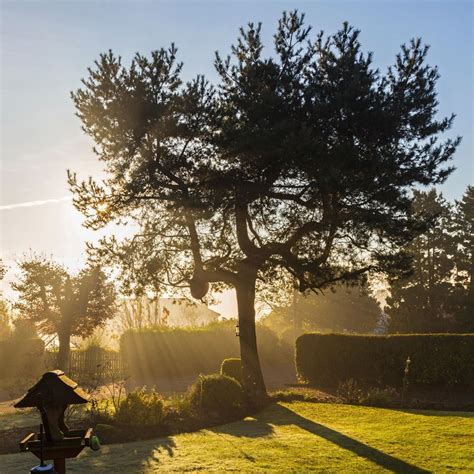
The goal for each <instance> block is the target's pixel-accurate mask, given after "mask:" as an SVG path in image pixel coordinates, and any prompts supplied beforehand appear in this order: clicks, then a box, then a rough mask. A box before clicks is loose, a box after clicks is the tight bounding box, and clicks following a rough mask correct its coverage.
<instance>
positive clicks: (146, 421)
mask: <svg viewBox="0 0 474 474" xmlns="http://www.w3.org/2000/svg"><path fill="white" fill-rule="evenodd" d="M163 417H164V402H163V398H162V397H161V395H160V394H159V393H157V392H156V391H155V390H151V391H147V390H145V389H144V388H141V389H138V390H135V391H133V392H130V393H129V394H128V395H127V396H126V397H125V398H124V399H123V400H122V401H121V402H120V405H119V407H118V410H117V413H116V415H115V421H117V422H118V423H120V424H128V425H142V426H143V425H147V426H155V425H160V424H161V423H162V422H163Z"/></svg>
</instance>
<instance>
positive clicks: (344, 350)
mask: <svg viewBox="0 0 474 474" xmlns="http://www.w3.org/2000/svg"><path fill="white" fill-rule="evenodd" d="M408 357H409V358H410V360H411V363H410V367H409V374H408V380H409V383H410V385H416V386H438V387H443V386H445V387H451V386H461V387H462V386H466V387H473V388H474V334H420V335H419V334H410V335H392V336H359V335H357V336H356V335H345V334H344V335H343V334H303V335H302V336H300V337H299V338H298V339H297V341H296V368H297V372H298V377H299V378H300V379H301V380H303V381H306V382H309V383H311V384H317V385H320V386H337V384H338V383H340V382H343V381H346V380H348V379H354V380H357V381H358V382H360V383H363V384H367V385H389V386H392V387H397V386H400V385H401V384H402V379H403V376H404V369H405V363H406V360H407V358H408Z"/></svg>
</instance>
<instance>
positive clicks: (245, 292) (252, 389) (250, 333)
mask: <svg viewBox="0 0 474 474" xmlns="http://www.w3.org/2000/svg"><path fill="white" fill-rule="evenodd" d="M255 284H256V280H255V279H250V280H249V279H246V278H242V280H241V281H240V282H239V283H238V284H237V286H236V293H237V307H238V312H239V333H240V358H241V360H242V369H243V376H242V385H243V389H244V391H245V394H246V396H247V398H248V401H249V402H250V403H251V404H253V405H257V406H258V405H260V404H262V403H264V402H265V400H266V399H267V390H266V388H265V382H264V380H263V374H262V368H261V367H260V359H259V357H258V350H257V336H256V331H255Z"/></svg>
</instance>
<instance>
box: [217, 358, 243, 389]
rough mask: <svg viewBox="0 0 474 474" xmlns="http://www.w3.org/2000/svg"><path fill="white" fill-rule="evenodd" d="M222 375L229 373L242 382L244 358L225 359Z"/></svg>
mask: <svg viewBox="0 0 474 474" xmlns="http://www.w3.org/2000/svg"><path fill="white" fill-rule="evenodd" d="M221 375H227V376H228V377H232V378H233V379H235V380H237V382H239V383H240V384H242V360H241V359H238V358H236V357H234V358H231V359H224V360H223V361H222V365H221Z"/></svg>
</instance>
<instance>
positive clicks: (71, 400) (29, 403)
mask: <svg viewBox="0 0 474 474" xmlns="http://www.w3.org/2000/svg"><path fill="white" fill-rule="evenodd" d="M88 401H89V395H87V393H86V392H84V390H82V388H80V387H79V386H78V384H77V383H76V382H74V381H73V380H71V379H70V378H69V377H67V376H66V375H64V372H63V371H62V370H52V371H51V372H46V373H45V374H43V376H42V377H41V379H40V380H39V382H38V383H36V385H33V387H31V388H30V389H29V390H28V392H27V393H26V395H25V396H24V397H23V398H22V399H21V400H20V401H19V402H17V403H16V404H15V407H16V408H27V407H37V408H41V407H44V406H46V405H51V404H60V405H74V404H78V403H87V402H88Z"/></svg>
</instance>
